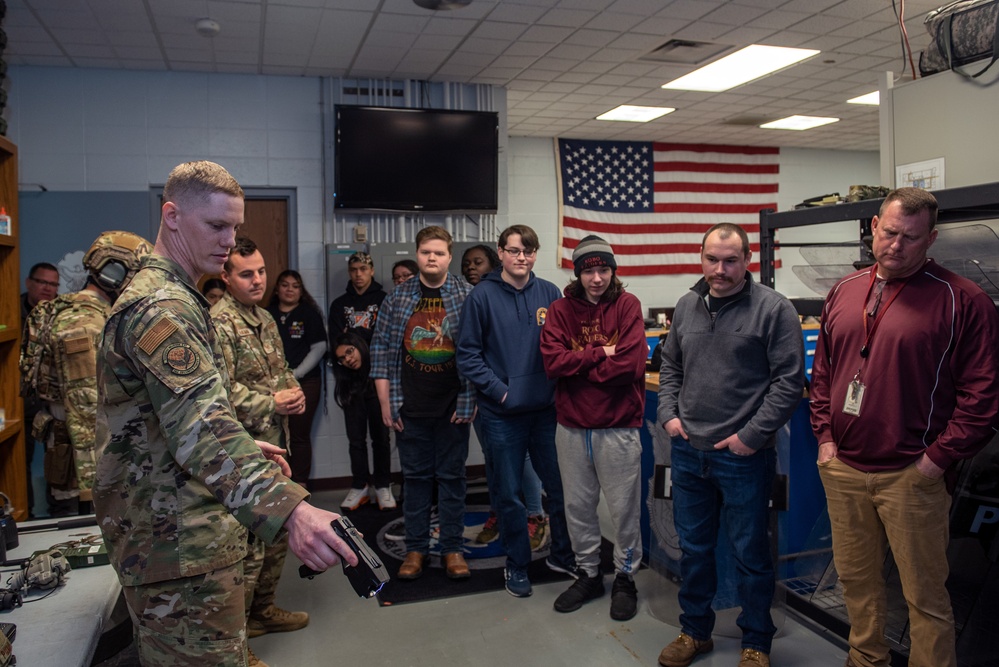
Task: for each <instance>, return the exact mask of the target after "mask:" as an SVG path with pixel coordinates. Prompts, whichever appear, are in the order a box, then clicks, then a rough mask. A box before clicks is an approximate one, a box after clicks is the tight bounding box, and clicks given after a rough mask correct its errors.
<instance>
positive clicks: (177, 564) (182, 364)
mask: <svg viewBox="0 0 999 667" xmlns="http://www.w3.org/2000/svg"><path fill="white" fill-rule="evenodd" d="M163 198H164V203H163V206H162V218H161V222H160V231H159V235H158V237H157V240H156V246H155V248H154V251H153V254H151V255H149V256H148V257H146V258H145V259H144V260H143V263H142V268H141V269H140V271H139V272H138V273H137V274H136V276H135V278H134V279H133V280H132V282H131V284H130V285H129V286H128V288H126V290H125V291H124V292H123V294H122V295H121V297H120V298H119V299H118V301H117V302H116V303H115V306H114V308H113V309H112V312H111V316H110V318H109V320H108V323H107V325H106V326H105V329H104V338H103V339H102V343H101V352H100V355H99V357H98V394H99V404H98V414H97V475H96V479H95V482H94V489H93V496H94V504H95V506H96V510H97V515H98V522H99V524H100V526H101V532H102V533H103V535H104V539H105V541H106V543H107V545H108V551H109V555H110V557H111V563H112V565H113V566H114V568H115V570H116V572H117V573H118V578H119V580H120V581H121V583H122V586H123V589H124V595H125V600H126V602H127V603H128V608H129V612H130V614H131V616H132V620H133V622H134V624H135V628H136V631H135V633H136V634H135V636H136V644H137V647H138V651H139V658H140V661H141V662H142V664H143V665H171V667H176V666H177V665H191V666H192V667H193V666H195V665H197V666H198V667H201V666H203V665H223V666H225V667H230V666H232V667H235V666H239V667H243V666H244V665H246V661H247V650H246V633H245V612H244V609H245V606H244V601H243V564H242V559H243V557H244V556H245V555H246V540H247V537H246V529H249V530H251V531H253V533H254V535H256V537H258V538H260V539H262V540H264V541H265V542H273V541H274V540H275V539H278V538H280V537H281V536H282V535H283V534H284V533H285V532H287V535H288V540H289V547H290V548H291V549H292V551H293V552H294V553H295V554H296V555H297V556H298V557H299V558H300V559H301V560H302V561H303V562H304V563H305V564H306V565H308V566H309V567H310V568H312V569H314V570H325V569H326V568H328V567H330V566H331V565H334V564H336V563H338V562H339V561H340V558H341V555H342V557H343V558H344V559H345V560H346V561H347V562H348V563H350V564H356V563H357V558H356V556H355V555H354V554H353V553H352V552H351V550H350V548H349V547H348V546H347V545H346V544H344V542H343V541H342V540H340V539H339V538H337V537H336V535H335V533H334V532H333V529H332V527H331V526H330V521H332V520H334V519H336V518H337V515H336V514H334V513H332V512H326V511H323V510H320V509H317V508H315V507H312V506H311V505H309V504H308V503H306V502H303V500H304V498H305V497H306V496H307V492H306V491H305V490H304V489H303V488H302V487H300V486H298V485H297V484H294V483H293V482H291V480H290V479H288V477H287V476H286V474H285V473H283V472H282V468H281V467H279V465H275V463H278V464H283V467H284V469H287V464H286V463H285V462H284V460H283V459H281V458H280V456H279V455H278V452H279V450H278V449H277V448H275V447H273V446H272V445H268V444H266V443H259V442H256V443H255V442H254V439H253V438H252V437H251V436H250V435H249V434H248V433H247V432H246V430H245V429H244V428H243V427H242V425H241V424H240V423H239V421H238V420H237V419H236V416H235V414H234V413H233V409H232V405H231V404H230V402H229V398H228V386H229V374H228V371H227V370H226V365H225V360H224V357H223V353H222V349H221V347H220V345H219V342H218V338H217V335H216V332H215V329H214V327H213V326H212V324H211V321H210V319H209V315H208V302H207V301H206V300H205V298H204V297H203V296H201V294H199V292H198V290H197V288H196V284H197V281H198V280H199V279H200V277H201V276H202V275H204V274H205V273H217V272H218V271H219V270H220V269H221V268H222V264H223V262H224V261H225V259H226V257H227V255H228V250H229V248H231V247H232V246H233V245H234V242H235V241H234V235H235V229H236V228H237V227H238V226H239V225H240V224H242V222H243V191H242V189H241V188H240V187H239V184H238V183H236V181H235V179H233V178H232V176H230V175H229V173H228V172H227V171H226V170H225V169H223V168H222V167H220V166H219V165H217V164H214V163H211V162H191V163H186V164H183V165H180V166H178V167H176V168H175V169H174V170H173V171H172V172H171V174H170V177H169V178H168V179H167V184H166V186H165V187H164V189H163ZM268 459H270V460H268Z"/></svg>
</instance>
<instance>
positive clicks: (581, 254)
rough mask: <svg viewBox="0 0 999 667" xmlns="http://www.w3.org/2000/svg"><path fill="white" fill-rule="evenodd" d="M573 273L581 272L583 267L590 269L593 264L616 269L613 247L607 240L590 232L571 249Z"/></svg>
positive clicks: (577, 275) (577, 274)
mask: <svg viewBox="0 0 999 667" xmlns="http://www.w3.org/2000/svg"><path fill="white" fill-rule="evenodd" d="M572 265H573V267H574V268H573V273H575V274H576V277H577V278H578V277H579V274H580V273H582V272H583V269H591V268H593V267H595V266H609V267H611V268H612V269H614V270H615V271H616V270H617V261H616V260H615V259H614V249H613V248H611V246H610V244H609V243H607V241H604V240H603V239H602V238H600V237H599V236H595V235H593V234H590V235H589V236H587V237H585V238H584V239H583V240H582V241H580V242H579V245H578V246H576V249H575V250H573V251H572Z"/></svg>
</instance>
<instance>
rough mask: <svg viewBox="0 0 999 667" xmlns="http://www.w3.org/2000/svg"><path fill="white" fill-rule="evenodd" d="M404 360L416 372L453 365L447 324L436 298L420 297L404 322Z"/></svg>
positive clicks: (452, 348)
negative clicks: (407, 319) (410, 314)
mask: <svg viewBox="0 0 999 667" xmlns="http://www.w3.org/2000/svg"><path fill="white" fill-rule="evenodd" d="M404 346H405V348H406V363H408V364H409V365H410V366H411V367H412V368H413V369H414V370H416V371H418V372H420V373H440V372H444V371H447V370H451V369H453V368H454V367H455V362H454V340H453V339H452V338H451V323H450V321H449V320H448V317H447V312H446V311H445V310H444V303H443V301H442V300H441V299H440V298H439V297H423V298H421V299H420V301H419V303H418V304H417V305H416V310H414V311H413V315H412V317H410V318H409V322H407V323H406V338H405V342H404Z"/></svg>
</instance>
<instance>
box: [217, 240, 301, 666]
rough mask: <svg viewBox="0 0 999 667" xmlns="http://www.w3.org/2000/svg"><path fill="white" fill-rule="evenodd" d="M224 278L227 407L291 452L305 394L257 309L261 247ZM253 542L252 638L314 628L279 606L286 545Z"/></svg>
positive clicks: (263, 282) (272, 325) (273, 327)
mask: <svg viewBox="0 0 999 667" xmlns="http://www.w3.org/2000/svg"><path fill="white" fill-rule="evenodd" d="M222 279H223V280H224V281H225V283H226V285H227V286H228V291H227V292H226V293H225V294H224V295H223V296H222V298H221V299H220V300H219V302H218V303H216V304H215V305H214V306H212V310H211V314H212V322H213V324H214V325H215V329H216V330H217V331H218V334H219V343H220V345H221V347H222V354H223V356H224V357H225V361H226V368H227V370H228V371H229V377H230V378H231V379H232V385H231V387H230V392H229V400H230V401H231V402H232V406H233V408H234V409H235V410H236V417H237V418H238V419H239V421H240V422H241V423H242V424H243V427H244V428H245V429H246V430H247V432H248V433H249V434H250V435H252V436H253V437H254V438H256V439H257V440H263V441H264V442H269V443H271V444H272V445H277V446H279V447H281V448H282V449H285V450H287V449H288V441H289V439H290V436H289V433H288V418H287V415H294V414H302V413H303V412H305V394H304V393H303V392H302V388H301V387H300V386H299V384H298V380H296V379H295V376H294V374H293V373H292V372H291V369H290V368H289V367H288V362H287V360H286V359H285V355H284V345H283V343H282V342H281V334H280V333H279V332H278V328H277V323H276V322H275V321H274V318H273V317H272V316H271V314H270V313H269V312H267V311H266V310H265V309H263V308H260V307H259V306H257V303H258V302H259V301H260V300H261V299H263V297H264V290H265V288H266V287H267V268H266V267H265V265H264V258H263V255H261V253H260V251H259V250H258V249H257V244H256V243H254V242H253V241H252V240H250V239H248V238H246V237H237V238H236V246H235V247H234V248H233V249H232V250H231V251H230V253H229V259H228V260H227V261H226V263H225V267H224V268H223V269H222ZM250 541H251V544H250V547H249V548H250V555H249V556H248V557H247V559H246V561H244V563H243V576H244V577H245V578H246V582H245V588H246V608H247V613H248V620H247V634H248V635H249V636H250V637H258V636H260V635H263V634H266V633H268V632H291V631H293V630H300V629H301V628H304V627H305V626H306V625H308V624H309V615H308V614H307V613H305V612H304V611H287V610H285V609H282V608H281V607H278V606H277V605H276V604H274V597H275V594H276V593H277V585H278V580H279V579H280V577H281V570H282V569H283V568H284V560H285V555H286V554H287V553H288V541H287V539H285V538H282V539H279V540H277V541H276V542H275V543H274V544H273V545H271V546H268V547H266V548H265V547H264V545H263V543H262V542H261V541H260V540H254V539H252V537H251V540H250ZM249 655H250V667H266V665H265V664H264V663H263V662H262V661H261V660H260V659H259V658H257V657H256V656H254V655H253V651H252V650H251V651H250V653H249Z"/></svg>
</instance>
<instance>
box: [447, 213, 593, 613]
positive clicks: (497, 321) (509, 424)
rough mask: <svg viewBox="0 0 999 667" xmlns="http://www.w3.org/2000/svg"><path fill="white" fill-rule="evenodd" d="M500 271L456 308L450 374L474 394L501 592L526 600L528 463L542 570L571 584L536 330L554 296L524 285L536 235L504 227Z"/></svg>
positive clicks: (533, 281) (539, 286)
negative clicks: (543, 523) (454, 363)
mask: <svg viewBox="0 0 999 667" xmlns="http://www.w3.org/2000/svg"><path fill="white" fill-rule="evenodd" d="M497 246H498V247H497V250H498V251H499V257H500V263H501V264H502V270H501V271H492V272H490V273H488V274H486V275H485V276H483V277H482V280H481V281H480V282H479V284H478V285H476V286H475V289H474V290H472V292H471V293H470V294H469V295H468V298H467V299H466V300H465V308H464V311H463V313H462V326H461V331H460V332H459V334H458V349H457V359H458V371H459V372H460V373H461V375H462V376H463V377H465V378H467V379H468V380H469V381H470V382H471V383H472V384H473V385H475V389H476V394H477V395H476V402H477V404H478V406H479V414H480V418H481V419H482V429H481V431H482V435H483V438H482V451H483V454H484V455H485V458H486V470H487V471H488V477H489V479H488V482H489V495H490V497H491V499H492V503H493V507H494V509H495V510H496V514H497V516H498V517H499V528H500V539H501V540H502V543H503V548H504V550H505V551H506V556H507V557H506V570H505V577H506V590H507V592H508V593H510V595H513V596H514V597H527V596H529V595H530V594H531V592H532V591H531V581H530V579H529V578H528V576H527V566H528V565H529V564H530V562H531V543H530V539H529V536H528V531H527V510H526V509H525V507H524V503H523V501H522V500H521V495H522V494H521V491H522V489H521V480H522V478H523V474H524V462H525V457H526V456H527V454H528V453H530V455H531V463H532V464H533V466H534V470H535V471H536V472H537V473H538V477H540V478H541V484H542V485H543V486H544V489H545V491H546V492H547V494H548V516H549V525H550V527H551V538H552V542H551V555H550V556H549V557H548V561H547V563H548V567H549V568H551V569H553V570H555V571H556V572H563V573H565V574H568V575H570V576H572V577H573V578H576V577H577V576H578V575H577V573H576V572H577V571H576V559H575V555H574V554H573V551H572V545H571V544H570V542H569V532H568V529H567V527H566V521H565V507H564V505H563V501H562V478H561V476H560V475H559V469H558V457H557V456H556V454H555V383H554V381H552V380H549V379H548V377H547V376H546V375H545V366H544V361H543V359H542V357H541V348H540V340H541V328H542V327H543V326H544V324H545V319H546V317H547V316H548V307H549V306H550V305H551V304H552V302H553V301H555V300H556V299H558V298H559V297H560V296H561V292H560V290H559V288H558V287H556V286H555V285H554V284H553V283H550V282H548V281H547V280H542V279H541V278H538V277H536V276H535V275H534V273H533V271H532V269H533V268H534V262H535V261H536V260H537V253H538V248H539V247H540V243H539V242H538V235H537V234H536V233H535V231H534V230H533V229H531V228H530V227H527V226H526V225H513V226H511V227H507V228H506V229H505V230H504V231H503V233H502V234H500V237H499V243H498V244H497Z"/></svg>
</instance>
